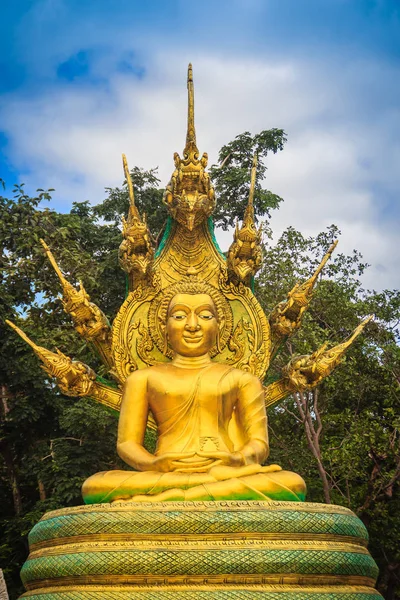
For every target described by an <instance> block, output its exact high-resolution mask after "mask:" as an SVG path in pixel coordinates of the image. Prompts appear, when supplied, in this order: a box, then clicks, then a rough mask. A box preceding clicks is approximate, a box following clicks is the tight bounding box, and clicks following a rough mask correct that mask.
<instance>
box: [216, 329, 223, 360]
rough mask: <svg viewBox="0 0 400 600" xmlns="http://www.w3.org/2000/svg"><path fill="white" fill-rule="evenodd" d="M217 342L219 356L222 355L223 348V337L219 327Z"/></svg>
mask: <svg viewBox="0 0 400 600" xmlns="http://www.w3.org/2000/svg"><path fill="white" fill-rule="evenodd" d="M216 342H217V352H218V354H220V353H221V352H222V348H221V336H220V329H219V327H218V330H217V340H216Z"/></svg>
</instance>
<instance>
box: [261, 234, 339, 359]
mask: <svg viewBox="0 0 400 600" xmlns="http://www.w3.org/2000/svg"><path fill="white" fill-rule="evenodd" d="M337 244H338V240H336V241H335V242H333V244H332V245H331V247H330V248H329V250H328V252H327V253H326V254H325V256H324V257H323V259H322V261H321V262H320V264H319V265H318V267H317V269H316V270H315V273H314V274H313V275H312V276H311V277H310V279H308V280H307V281H305V282H304V283H301V284H300V283H296V285H295V286H294V288H293V289H292V290H291V291H290V292H289V294H288V297H287V300H286V302H281V303H280V304H278V305H277V306H276V307H275V308H274V310H273V311H272V313H271V314H270V317H269V321H270V324H271V331H272V335H273V349H272V353H274V351H275V349H276V347H277V345H278V344H279V343H280V340H281V339H282V337H286V336H289V335H292V334H293V333H294V332H295V331H297V329H298V328H299V327H300V325H301V319H302V317H303V314H304V312H305V311H306V310H307V308H308V306H309V304H310V301H311V298H312V294H313V289H314V286H315V284H316V281H317V279H318V275H319V274H320V273H321V271H322V269H323V268H324V266H325V265H326V263H327V262H328V260H329V259H330V257H331V255H332V252H333V251H334V249H335V248H336V246H337Z"/></svg>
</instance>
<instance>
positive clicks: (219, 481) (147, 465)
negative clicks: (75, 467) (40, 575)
mask: <svg viewBox="0 0 400 600" xmlns="http://www.w3.org/2000/svg"><path fill="white" fill-rule="evenodd" d="M218 334H219V324H218V316H217V309H216V306H215V303H214V301H213V299H212V298H211V296H210V295H208V294H204V293H178V294H176V295H175V296H174V297H173V298H172V300H171V301H170V304H169V307H168V312H167V322H166V329H165V335H166V342H167V343H168V344H169V346H170V348H171V349H172V351H173V355H174V358H173V360H172V362H170V363H162V364H159V365H155V366H152V367H149V368H146V369H142V370H139V371H135V372H134V373H133V374H132V375H130V376H129V377H128V379H127V381H126V385H125V390H124V395H123V400H122V406H121V414H120V419H119V428H118V445H117V450H118V454H119V455H120V456H121V458H122V459H123V460H124V461H125V462H126V463H127V464H128V465H130V466H131V467H133V469H135V470H134V471H107V472H103V473H97V474H96V475H93V476H92V477H89V479H87V480H86V481H85V483H84V484H83V490H82V493H83V497H84V500H85V502H86V503H94V502H112V501H117V500H127V501H132V502H151V501H183V500H292V501H302V500H304V498H305V491H306V487H305V483H304V481H303V479H302V478H301V477H300V476H299V475H296V474H295V473H291V472H288V471H282V469H281V467H279V466H278V465H270V466H262V464H263V463H264V461H265V460H266V458H267V456H268V452H269V446H268V432H267V416H266V412H265V405H264V391H263V387H262V385H261V383H260V381H259V379H258V378H257V377H255V376H254V375H251V374H250V373H246V372H244V371H241V370H239V369H235V368H232V367H230V366H229V365H224V364H221V363H216V362H212V361H211V358H210V350H211V349H212V348H213V347H215V345H216V344H218ZM149 411H151V412H152V414H153V416H154V419H155V422H156V424H157V448H156V451H155V454H154V455H153V454H151V453H150V452H148V451H147V450H146V449H145V448H144V446H143V440H144V434H145V429H146V423H147V418H148V413H149Z"/></svg>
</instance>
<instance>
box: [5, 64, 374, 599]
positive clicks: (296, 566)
mask: <svg viewBox="0 0 400 600" xmlns="http://www.w3.org/2000/svg"><path fill="white" fill-rule="evenodd" d="M187 87H188V118H187V135H186V145H185V149H184V152H183V157H182V158H180V156H179V155H178V154H175V155H174V162H175V170H174V172H173V175H172V177H171V181H170V183H169V184H168V185H167V187H166V191H165V194H164V199H163V201H164V202H165V204H166V206H167V208H168V211H169V220H168V223H167V228H166V233H165V235H164V238H163V240H162V241H161V243H160V245H159V247H158V248H157V249H156V250H154V248H153V246H152V239H153V238H152V236H151V233H150V231H149V229H148V226H147V223H146V218H145V216H144V215H142V216H141V215H140V214H139V211H138V209H137V207H136V204H135V198H134V190H133V186H132V181H131V177H130V173H129V169H128V164H127V161H126V158H125V156H123V167H124V173H125V178H126V182H127V186H128V193H129V199H130V206H129V212H128V215H127V218H126V219H124V220H123V223H122V237H123V240H122V243H121V246H120V251H119V258H120V264H121V267H122V268H123V269H124V270H125V272H126V273H127V275H128V279H129V293H128V295H127V297H126V299H125V301H124V302H123V304H122V306H121V307H120V309H119V311H118V314H117V315H116V318H115V319H114V322H113V323H112V326H111V328H109V327H108V324H107V322H106V320H105V318H104V315H103V314H102V313H101V311H100V310H99V309H98V308H97V307H95V305H93V304H92V303H91V302H90V299H89V297H88V296H87V294H86V292H85V290H84V288H83V286H81V289H80V290H79V291H77V290H75V288H73V286H71V285H70V284H69V283H68V282H67V281H66V279H65V278H64V276H63V275H62V272H61V270H60V269H59V267H58V266H57V265H56V263H55V261H54V258H53V256H52V254H51V252H50V250H49V249H48V248H47V246H45V249H46V252H47V254H48V256H49V259H50V260H51V262H52V264H53V266H54V268H55V269H56V271H57V273H58V276H59V278H60V281H61V284H62V287H63V294H64V296H63V303H64V308H65V310H66V311H67V312H68V313H69V314H71V316H72V318H73V320H74V324H75V327H76V329H77V331H78V332H79V333H80V334H81V335H82V337H83V338H84V339H85V340H86V341H88V342H90V343H91V344H92V345H93V346H95V347H96V349H98V350H99V351H100V355H101V357H102V359H103V361H104V363H105V365H106V367H107V369H108V371H109V373H110V374H111V375H112V376H113V377H114V378H115V379H116V380H117V381H118V386H119V387H117V388H116V387H115V384H111V382H107V381H105V380H100V379H99V378H97V377H96V375H95V373H94V372H93V370H92V369H91V368H90V367H88V366H86V365H84V364H83V363H80V362H75V361H73V360H72V359H71V358H69V357H68V356H66V355H64V354H62V353H61V352H59V351H57V353H53V352H50V351H49V350H46V349H45V348H42V347H40V346H37V345H36V344H34V343H33V342H31V340H29V338H27V336H26V335H25V334H24V333H23V332H22V331H21V330H19V329H18V328H17V327H16V326H15V325H13V324H10V325H11V326H12V327H13V328H14V329H15V330H16V331H17V333H19V335H20V336H21V337H22V338H23V339H24V340H25V341H26V342H27V343H28V344H29V345H30V346H31V347H32V348H33V350H34V352H35V353H36V355H37V356H38V357H39V359H40V360H41V361H42V363H43V368H44V369H45V371H46V373H48V374H49V375H50V376H52V377H55V379H56V381H57V383H58V385H59V387H60V389H61V391H62V392H63V393H65V394H68V395H74V396H89V397H91V398H93V399H95V400H97V401H98V402H100V403H102V404H104V405H105V406H107V407H109V408H112V409H114V410H115V411H120V416H119V425H118V442H117V451H118V453H119V455H120V457H121V458H122V459H123V460H124V462H125V463H126V465H127V466H126V468H125V469H121V470H111V471H105V472H101V473H95V474H93V475H91V476H90V477H89V478H88V479H86V481H85V482H84V483H83V488H82V493H83V497H84V501H85V503H86V506H83V507H76V508H72V509H71V508H68V509H62V510H61V511H56V513H50V514H48V515H45V516H44V517H43V519H42V521H41V522H40V523H39V524H38V525H37V526H36V527H35V528H34V530H33V531H32V533H31V537H30V544H31V555H30V557H29V560H28V561H27V562H26V564H25V566H24V568H23V572H22V577H23V581H24V584H25V586H26V589H27V592H26V593H25V594H24V597H26V598H31V599H34V600H61V599H67V600H68V599H71V600H72V599H75V600H76V599H82V600H83V599H89V598H92V599H93V600H94V599H95V598H96V599H97V598H110V599H111V598H112V599H113V600H114V599H116V600H118V599H120V600H122V599H128V598H129V599H130V600H133V599H138V600H139V599H141V598H143V599H144V598H157V599H161V600H162V599H164V598H165V600H167V598H168V599H169V598H172V597H174V598H175V597H176V598H177V599H178V600H186V599H189V598H197V599H198V600H200V599H201V600H208V599H209V600H211V599H213V600H215V599H217V600H219V599H221V600H225V599H227V598H238V599H239V598H240V600H247V599H248V600H250V599H252V600H258V599H260V600H261V598H269V599H270V600H278V597H279V598H281V597H282V594H283V595H284V597H285V599H286V600H306V599H307V600H309V599H315V600H317V599H318V600H319V599H321V600H322V599H324V600H325V598H328V597H329V598H330V599H331V600H345V599H346V600H353V599H354V600H378V599H379V598H381V597H380V595H379V594H378V593H377V592H375V590H374V589H373V586H374V582H375V580H376V576H377V568H376V565H375V563H374V561H373V560H372V558H371V557H370V555H369V553H368V551H367V549H366V547H365V546H366V531H365V528H364V527H363V525H362V523H361V522H360V521H359V520H358V519H357V517H356V516H355V515H353V514H352V513H351V512H350V511H348V510H347V509H344V508H341V507H333V506H325V505H314V504H312V503H307V502H304V500H305V495H306V484H305V482H304V481H303V479H302V477H301V476H300V475H298V474H296V473H293V472H291V471H287V470H285V469H284V468H282V467H281V466H279V465H276V464H268V462H267V461H268V455H269V439H268V426H267V412H266V409H267V408H269V407H271V406H273V405H274V404H276V403H277V402H279V401H281V400H282V399H283V398H285V397H286V396H288V395H289V394H293V393H296V392H302V391H307V390H309V389H312V388H313V387H315V386H316V385H318V384H319V383H320V382H321V381H322V380H323V379H324V378H325V377H326V376H328V375H329V374H330V373H331V372H332V370H333V369H334V368H335V367H336V366H337V365H338V364H339V363H340V361H341V359H342V357H343V356H344V354H345V352H346V351H347V350H348V349H349V348H350V347H351V344H352V343H353V342H354V340H355V339H356V337H357V336H358V335H360V334H361V332H362V331H363V329H364V327H365V326H366V324H367V323H368V321H369V320H370V318H371V317H368V318H367V319H365V320H364V321H363V322H362V323H361V324H360V325H359V326H358V327H357V328H356V329H355V331H354V332H353V334H352V335H351V336H350V337H349V338H348V339H347V340H345V341H344V342H343V343H341V344H338V345H336V346H333V347H332V348H328V347H327V345H326V344H324V345H322V346H321V347H320V348H319V349H317V350H316V351H315V352H314V353H312V354H311V355H307V356H300V357H293V358H292V360H291V361H290V362H289V364H288V365H287V366H286V367H285V368H283V370H282V376H281V378H280V379H279V380H278V381H275V382H273V383H272V384H269V385H267V386H265V387H264V386H263V383H262V382H263V380H264V377H265V375H266V373H267V372H268V369H269V368H270V366H271V361H272V360H273V358H274V355H275V353H276V350H277V347H278V345H279V344H280V343H281V341H282V340H284V339H287V338H288V337H290V336H291V335H292V334H293V333H294V332H295V331H296V330H297V329H298V328H299V327H300V325H301V319H302V317H303V315H304V312H305V311H306V310H307V308H308V306H309V303H310V301H311V298H312V292H313V289H314V286H315V284H316V280H317V277H318V275H319V274H320V272H321V270H322V268H323V266H324V265H325V264H326V262H327V260H328V259H329V257H330V255H331V254H332V252H333V250H334V247H335V246H336V242H335V243H334V244H333V245H332V246H331V248H330V249H329V250H328V252H327V254H326V255H325V257H324V258H323V260H322V262H321V264H320V265H319V267H318V269H317V270H316V272H315V273H314V275H313V276H312V277H311V278H310V279H309V280H308V281H306V282H304V283H299V284H297V285H296V286H295V287H294V289H293V290H292V291H291V292H289V294H288V298H287V300H286V301H285V302H282V303H280V304H279V305H278V306H277V307H276V308H275V309H274V310H273V311H272V313H271V314H270V315H268V316H267V315H266V314H265V313H264V311H263V310H262V307H261V305H260V304H259V302H258V300H257V298H256V297H255V295H254V294H253V292H252V289H251V287H252V286H251V284H252V279H253V277H254V276H255V274H256V273H257V270H258V269H259V268H260V265H261V260H262V255H261V241H262V240H261V229H260V228H259V229H257V228H256V225H255V216H254V207H253V204H254V193H255V181H256V167H257V158H256V157H254V161H253V166H252V171H251V174H250V193H249V199H248V206H247V208H246V211H245V214H244V218H243V223H242V225H241V227H239V226H237V227H236V230H235V233H234V240H233V244H232V245H231V247H230V249H229V252H228V256H227V257H225V255H224V254H222V252H221V251H220V249H219V248H218V245H217V244H216V241H215V236H214V230H213V224H212V220H211V214H212V211H213V209H214V206H215V194H214V190H213V188H212V185H211V182H210V179H209V176H208V174H207V172H206V166H207V154H205V153H204V154H203V155H202V157H201V158H199V152H198V148H197V143H196V131H195V123H194V87H193V70H192V66H191V65H189V69H188V78H187ZM150 430H151V432H152V435H153V436H154V435H155V437H156V446H155V450H153V451H150V450H149V449H148V448H147V447H146V445H145V435H146V432H147V433H148V432H149V431H150Z"/></svg>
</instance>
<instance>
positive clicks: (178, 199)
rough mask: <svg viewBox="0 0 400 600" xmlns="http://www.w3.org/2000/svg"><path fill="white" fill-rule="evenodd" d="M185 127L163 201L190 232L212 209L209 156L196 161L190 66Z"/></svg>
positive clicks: (212, 194)
mask: <svg viewBox="0 0 400 600" xmlns="http://www.w3.org/2000/svg"><path fill="white" fill-rule="evenodd" d="M187 86H188V125H187V134H186V146H185V149H184V151H183V158H181V157H180V156H179V154H178V153H177V152H175V154H174V163H175V171H174V172H173V174H172V177H171V181H170V182H169V184H168V185H167V187H166V190H165V193H164V198H163V202H164V203H165V204H166V205H167V207H168V210H169V213H170V215H171V216H172V217H173V218H174V219H175V220H176V221H178V223H180V224H181V225H183V226H184V227H185V228H186V229H188V230H189V231H192V230H193V229H195V227H197V226H198V225H200V224H201V223H202V222H203V221H204V220H205V219H207V218H208V217H209V216H210V215H211V213H212V212H213V210H214V207H215V193H214V189H213V187H212V185H211V181H210V178H209V175H208V174H207V173H206V170H205V169H206V166H207V162H208V155H207V153H206V152H205V153H204V154H203V156H202V157H201V158H200V159H199V151H198V149H197V145H196V130H195V127H194V89H193V71H192V65H191V64H190V65H189V68H188V79H187Z"/></svg>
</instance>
